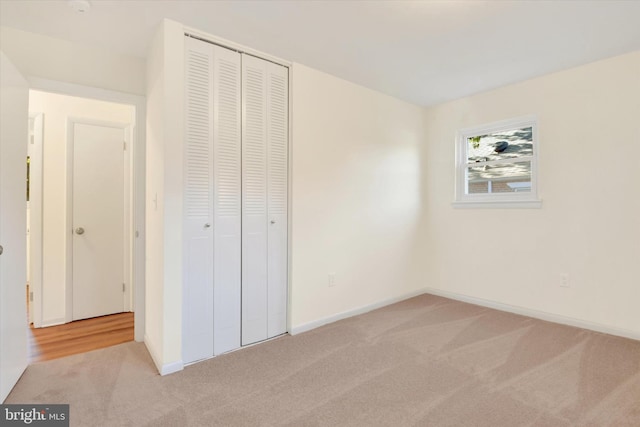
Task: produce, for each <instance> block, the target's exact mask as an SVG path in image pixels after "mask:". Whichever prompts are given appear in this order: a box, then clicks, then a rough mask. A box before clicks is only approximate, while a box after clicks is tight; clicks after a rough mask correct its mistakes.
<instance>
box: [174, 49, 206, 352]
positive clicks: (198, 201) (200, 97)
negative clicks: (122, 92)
mask: <svg viewBox="0 0 640 427" xmlns="http://www.w3.org/2000/svg"><path fill="white" fill-rule="evenodd" d="M185 56H186V58H185V63H186V70H185V79H186V87H185V96H186V117H185V128H186V135H185V145H186V150H185V157H186V159H185V224H184V239H185V263H184V288H183V289H184V292H183V307H184V310H183V333H182V337H183V354H182V357H183V360H184V362H185V363H190V362H194V361H196V360H200V359H204V358H207V357H211V356H213V230H212V228H211V225H212V223H213V163H212V160H213V145H212V141H213V66H212V64H213V49H212V46H211V45H208V44H206V43H202V42H199V41H197V40H194V39H191V38H185ZM165 261H166V262H170V260H165Z"/></svg>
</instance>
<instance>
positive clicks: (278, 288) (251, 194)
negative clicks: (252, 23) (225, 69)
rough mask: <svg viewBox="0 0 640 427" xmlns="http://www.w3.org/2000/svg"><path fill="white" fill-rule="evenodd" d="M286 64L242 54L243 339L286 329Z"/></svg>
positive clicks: (254, 339) (257, 338)
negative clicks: (282, 65)
mask: <svg viewBox="0 0 640 427" xmlns="http://www.w3.org/2000/svg"><path fill="white" fill-rule="evenodd" d="M287 88H288V77H287V69H286V68H285V67H281V66H279V65H275V64H273V63H271V62H268V61H264V60H261V59H257V58H254V57H252V56H248V55H243V56H242V101H243V121H242V125H243V132H242V135H243V136H242V177H243V181H242V182H243V193H242V196H243V205H242V344H243V345H247V344H251V343H254V342H257V341H261V340H265V339H267V338H270V337H273V336H276V335H279V334H281V333H284V332H285V331H286V306H287V274H286V272H287V129H288V121H287V117H288V101H287V99H288V93H287Z"/></svg>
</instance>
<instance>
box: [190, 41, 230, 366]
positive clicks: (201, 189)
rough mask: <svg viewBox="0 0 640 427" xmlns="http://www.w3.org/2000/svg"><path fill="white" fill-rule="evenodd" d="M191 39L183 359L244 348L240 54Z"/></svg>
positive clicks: (196, 358) (210, 355)
mask: <svg viewBox="0 0 640 427" xmlns="http://www.w3.org/2000/svg"><path fill="white" fill-rule="evenodd" d="M185 43H186V46H185V47H186V49H185V52H186V84H187V86H186V177H185V178H186V192H185V194H186V223H185V241H186V248H185V260H186V262H185V286H184V289H185V292H184V316H183V317H184V324H183V359H184V361H185V363H190V362H193V361H196V360H200V359H204V358H208V357H212V356H213V355H215V354H221V353H224V352H226V351H229V350H232V349H235V348H238V347H240V325H241V320H240V319H241V318H240V303H241V296H240V292H241V284H240V279H241V267H240V262H241V247H240V239H241V231H240V230H241V229H240V226H241V214H240V207H241V197H240V194H241V186H240V179H241V176H240V163H241V159H240V148H241V144H240V138H241V134H240V117H241V110H240V81H241V74H240V54H238V53H236V52H233V51H231V50H228V49H224V48H221V47H218V46H214V45H212V44H209V43H205V42H202V41H199V40H195V39H192V38H188V37H187V38H185Z"/></svg>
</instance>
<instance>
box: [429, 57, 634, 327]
mask: <svg viewBox="0 0 640 427" xmlns="http://www.w3.org/2000/svg"><path fill="white" fill-rule="evenodd" d="M525 114H535V115H537V116H538V120H539V122H538V123H539V131H540V159H539V186H540V195H541V198H542V199H543V206H542V209H530V210H527V209H514V210H495V209H485V210H482V209H468V210H466V209H460V210H457V209H454V208H452V206H451V201H452V200H453V194H454V137H455V132H456V130H457V129H459V128H463V127H468V126H473V125H479V124H483V123H487V122H493V121H497V120H501V119H507V118H512V117H517V116H521V115H525ZM425 120H426V132H427V133H426V135H427V156H426V157H425V161H424V163H423V164H422V170H423V171H424V176H423V182H422V185H423V189H424V190H423V197H425V198H426V204H425V211H424V212H423V216H424V219H425V221H426V227H427V230H428V236H427V240H426V241H427V242H428V244H429V252H428V256H427V257H425V270H424V271H425V277H426V281H425V284H427V285H428V286H429V287H432V288H434V289H438V290H444V291H447V292H454V293H458V294H462V295H466V296H471V297H477V298H483V299H486V300H490V301H494V302H499V303H503V304H509V305H513V306H519V307H524V308H526V309H531V310H539V311H542V312H546V313H551V314H554V315H558V316H565V317H568V318H571V319H577V320H580V321H583V322H585V323H591V324H594V325H600V326H604V327H606V328H610V329H615V330H618V331H622V332H624V331H626V332H631V334H632V335H633V334H635V335H636V336H638V334H640V305H639V303H640V286H639V284H640V262H639V261H640V197H639V194H640V193H639V192H640V175H639V174H638V171H639V170H640V164H639V162H638V153H639V152H640V52H635V53H631V54H628V55H624V56H619V57H616V58H612V59H608V60H604V61H600V62H596V63H592V64H589V65H585V66H582V67H578V68H574V69H570V70H567V71H563V72H559V73H555V74H550V75H547V76H544V77H540V78H536V79H533V80H529V81H526V82H523V83H520V84H515V85H511V86H507V87H504V88H501V89H497V90H494V91H491V92H487V93H482V94H479V95H475V96H471V97H468V98H464V99H460V100H457V101H453V102H450V103H447V104H444V105H440V106H436V107H434V108H431V109H429V110H427V111H426V112H425ZM561 274H568V275H569V278H570V287H569V288H562V287H560V286H559V284H560V275H561Z"/></svg>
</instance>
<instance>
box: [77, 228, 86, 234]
mask: <svg viewBox="0 0 640 427" xmlns="http://www.w3.org/2000/svg"><path fill="white" fill-rule="evenodd" d="M76 234H84V228H82V227H78V228H76Z"/></svg>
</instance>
